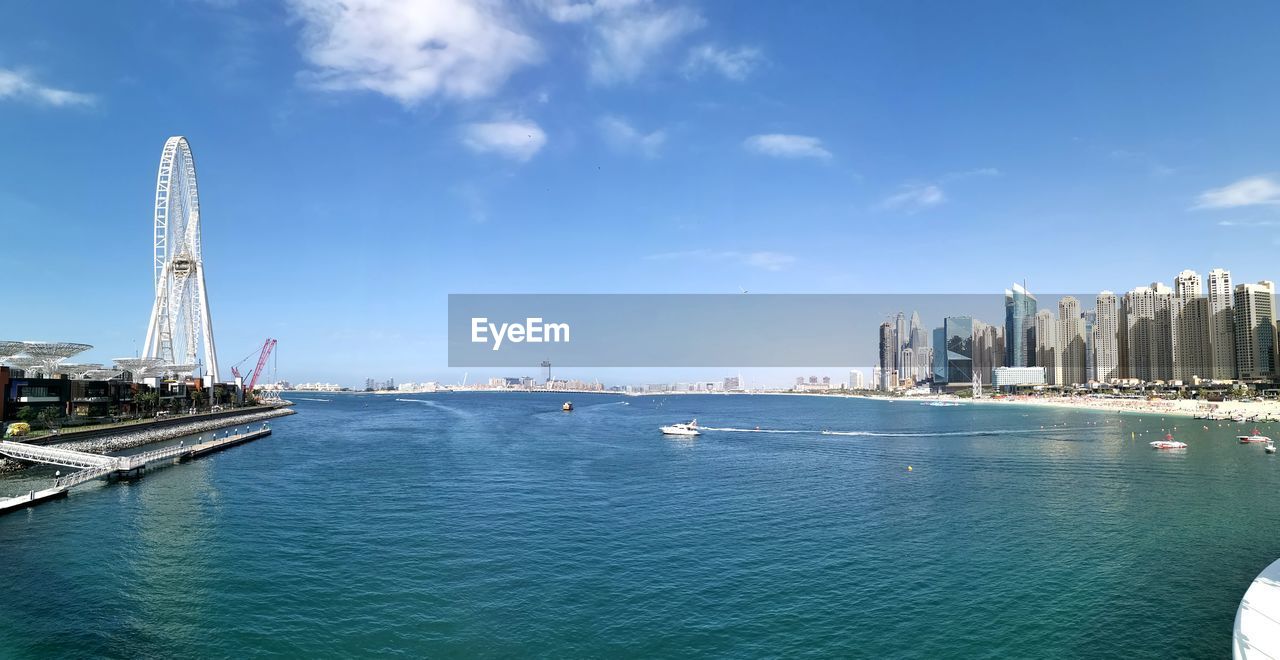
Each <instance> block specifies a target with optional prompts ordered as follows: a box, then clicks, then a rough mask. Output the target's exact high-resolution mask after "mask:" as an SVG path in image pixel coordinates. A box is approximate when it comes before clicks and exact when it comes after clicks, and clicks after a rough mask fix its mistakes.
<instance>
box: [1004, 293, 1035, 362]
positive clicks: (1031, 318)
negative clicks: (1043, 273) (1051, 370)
mask: <svg viewBox="0 0 1280 660" xmlns="http://www.w3.org/2000/svg"><path fill="white" fill-rule="evenodd" d="M1036 311H1037V310H1036V297H1035V296H1033V295H1031V292H1030V291H1027V289H1026V288H1025V287H1024V286H1023V285H1021V284H1017V283H1014V285H1013V286H1012V287H1010V288H1008V289H1005V290H1004V341H1005V344H1004V346H1005V356H1004V364H1005V365H1007V366H1010V367H1027V366H1032V365H1034V364H1035V363H1036V361H1035V356H1036V353H1035V346H1036V335H1035V318H1036Z"/></svg>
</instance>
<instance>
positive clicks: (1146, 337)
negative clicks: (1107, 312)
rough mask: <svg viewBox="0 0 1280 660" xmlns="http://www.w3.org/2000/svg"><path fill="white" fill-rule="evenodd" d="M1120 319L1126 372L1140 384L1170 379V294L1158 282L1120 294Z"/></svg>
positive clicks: (1170, 292) (1171, 357) (1171, 374)
mask: <svg viewBox="0 0 1280 660" xmlns="http://www.w3.org/2000/svg"><path fill="white" fill-rule="evenodd" d="M1123 305H1124V307H1123V316H1124V320H1125V325H1126V327H1125V330H1124V332H1125V338H1126V340H1127V341H1128V356H1127V359H1128V365H1127V369H1126V371H1127V373H1128V377H1130V378H1137V379H1139V380H1143V381H1154V380H1169V379H1170V378H1172V377H1173V364H1172V363H1173V354H1172V349H1171V346H1170V344H1171V343H1172V332H1173V331H1172V328H1171V327H1170V320H1169V312H1170V308H1171V307H1172V305H1173V291H1172V290H1171V289H1170V288H1169V287H1167V286H1165V285H1164V284H1161V283H1159V282H1154V283H1152V284H1151V286H1140V287H1137V288H1136V289H1133V290H1132V291H1129V292H1128V293H1126V294H1124V302H1123Z"/></svg>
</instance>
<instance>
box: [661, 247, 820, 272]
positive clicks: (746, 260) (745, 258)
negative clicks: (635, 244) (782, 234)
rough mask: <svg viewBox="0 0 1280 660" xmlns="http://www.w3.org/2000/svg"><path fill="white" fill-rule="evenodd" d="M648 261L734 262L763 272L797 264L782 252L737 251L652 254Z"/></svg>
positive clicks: (692, 251) (687, 251)
mask: <svg viewBox="0 0 1280 660" xmlns="http://www.w3.org/2000/svg"><path fill="white" fill-rule="evenodd" d="M645 258H646V259H651V260H656V261H677V260H678V261H734V262H737V263H740V264H742V265H744V266H750V267H752V268H759V269H761V270H769V271H779V270H783V269H785V268H787V267H789V266H791V264H793V263H795V261H796V258H795V257H793V256H791V255H789V254H782V253H780V252H768V251H758V252H740V251H737V250H718V251H717V250H705V249H703V250H685V251H683V252H661V253H659V254H651V255H649V256H647V257H645Z"/></svg>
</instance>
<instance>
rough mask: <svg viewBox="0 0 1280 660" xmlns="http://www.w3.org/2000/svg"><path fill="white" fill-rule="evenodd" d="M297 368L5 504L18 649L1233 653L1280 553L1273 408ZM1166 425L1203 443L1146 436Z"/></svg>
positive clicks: (1, 625)
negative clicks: (507, 384)
mask: <svg viewBox="0 0 1280 660" xmlns="http://www.w3.org/2000/svg"><path fill="white" fill-rule="evenodd" d="M286 397H291V398H294V399H295V404H296V409H297V411H298V413H299V414H297V415H294V416H290V417H286V418H282V419H278V420H274V421H272V422H271V427H272V429H273V434H272V435H271V436H269V437H266V438H263V439H261V440H257V441H254V442H251V443H249V444H246V445H243V446H239V447H236V448H233V449H229V450H227V451H224V452H221V453H218V454H214V455H211V456H208V457H205V458H201V459H197V460H194V461H192V462H189V463H183V464H179V465H174V466H171V467H165V468H163V469H158V470H154V471H151V472H149V473H147V474H146V475H145V476H144V477H143V478H141V479H139V480H137V481H131V482H117V483H105V482H92V483H90V484H86V485H84V486H80V487H78V488H77V489H75V490H74V491H73V492H72V494H71V495H70V496H69V497H68V498H66V499H63V500H58V501H54V502H50V503H46V504H42V505H39V506H36V507H33V508H30V509H27V510H23V511H19V512H16V513H10V514H7V515H4V516H0V564H2V566H3V576H2V577H0V657H15V658H25V657H30V658H47V657H121V658H124V657H128V658H147V657H164V658H169V657H189V658H206V657H207V658H246V657H307V658H313V657H362V656H393V657H395V656H398V657H415V658H416V657H426V658H438V657H464V658H469V657H481V658H526V657H544V658H702V657H716V658H721V657H730V658H741V657H818V658H828V657H840V658H1095V657H1112V658H1199V657H1205V658H1221V657H1227V656H1228V655H1229V653H1230V641H1231V628H1232V622H1233V619H1234V616H1235V612H1236V608H1237V606H1238V604H1239V601H1240V598H1241V596H1242V595H1243V594H1244V591H1245V589H1247V588H1248V586H1249V583H1250V582H1251V581H1252V579H1253V578H1254V577H1255V576H1256V575H1257V573H1258V572H1260V571H1261V570H1262V569H1263V568H1264V567H1266V566H1267V565H1268V564H1270V563H1271V562H1272V561H1274V560H1276V559H1277V558H1278V557H1280V498H1278V497H1277V494H1278V493H1280V458H1278V457H1277V456H1275V455H1267V454H1265V453H1264V452H1263V451H1262V448H1261V446H1259V445H1241V444H1239V443H1237V441H1236V438H1235V436H1236V435H1237V434H1238V433H1245V432H1248V431H1250V430H1252V425H1238V424H1234V423H1230V422H1206V421H1201V420H1193V419H1190V418H1182V417H1160V416H1158V415H1152V414H1133V413H1112V412H1102V411H1092V410H1070V409H1049V408H1042V407H1033V406H1017V405H981V404H968V405H963V406H958V407H935V406H928V405H922V404H921V403H919V402H910V401H902V402H899V401H877V400H867V399H855V398H832V397H817V396H768V395H731V396H726V395H679V396H621V395H611V394H573V395H563V394H561V395H555V394H545V393H499V392H494V393H485V392H470V393H464V392H455V393H439V394H431V395H426V394H422V395H372V394H316V393H307V394H303V393H296V394H294V395H290V394H286ZM566 397H568V398H571V399H572V401H573V403H574V410H573V411H572V412H562V411H561V409H560V408H561V404H562V403H563V402H564V400H565V398H566ZM693 418H696V419H697V421H698V424H699V425H700V426H701V427H703V434H702V435H700V436H697V437H674V436H664V435H662V434H661V433H660V432H659V430H658V427H659V426H661V425H664V424H670V423H673V422H685V421H689V420H691V419H693ZM1259 430H1261V431H1262V432H1263V433H1278V432H1280V429H1272V428H1268V426H1266V425H1262V426H1261V427H1260V429H1259ZM824 431H825V432H826V433H824ZM1166 434H1172V435H1174V437H1176V438H1177V439H1179V440H1182V441H1184V442H1186V443H1188V445H1189V447H1188V449H1186V450H1184V451H1156V450H1153V449H1152V448H1151V447H1150V446H1149V444H1148V443H1149V442H1150V441H1152V440H1156V439H1160V438H1163V437H1164V436H1165V435H1166ZM52 473H53V469H52V468H33V469H30V470H27V471H25V472H23V473H20V474H15V475H5V476H3V477H0V496H9V495H16V494H18V493H24V492H26V491H27V490H29V489H31V488H36V487H40V486H41V485H42V484H45V483H46V482H47V480H48V479H49V478H50V477H51V476H52Z"/></svg>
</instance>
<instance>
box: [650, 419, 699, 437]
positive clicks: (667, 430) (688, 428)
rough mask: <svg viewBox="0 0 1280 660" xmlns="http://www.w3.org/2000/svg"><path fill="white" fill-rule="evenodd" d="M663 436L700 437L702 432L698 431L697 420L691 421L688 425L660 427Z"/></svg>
mask: <svg viewBox="0 0 1280 660" xmlns="http://www.w3.org/2000/svg"><path fill="white" fill-rule="evenodd" d="M660 428H661V429H662V434H663V435H702V431H699V430H698V420H696V419H695V420H693V421H691V422H689V423H688V424H684V423H680V424H670V425H668V426H663V427H660Z"/></svg>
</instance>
